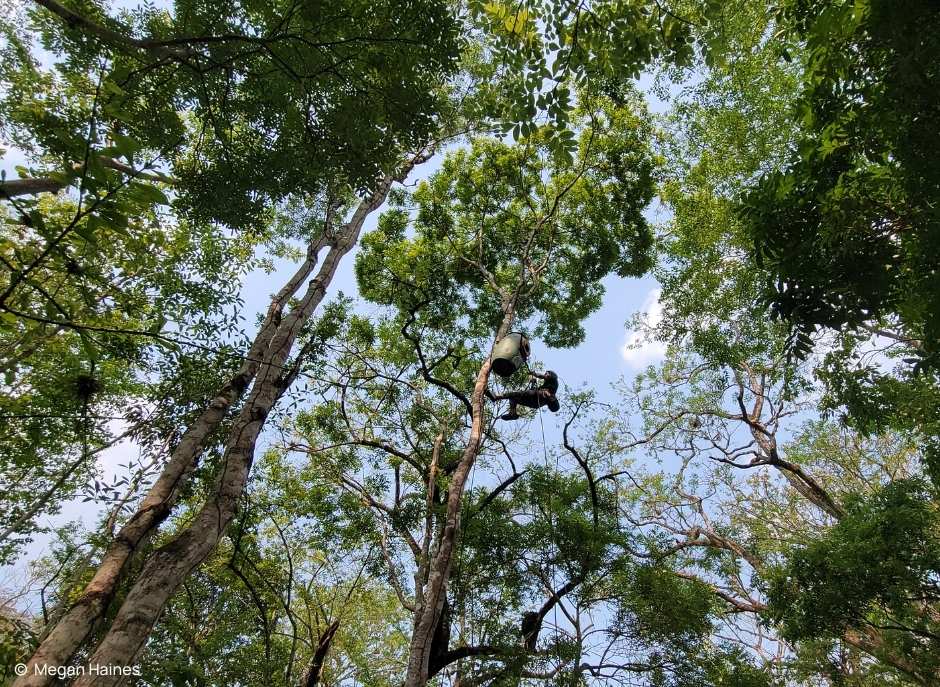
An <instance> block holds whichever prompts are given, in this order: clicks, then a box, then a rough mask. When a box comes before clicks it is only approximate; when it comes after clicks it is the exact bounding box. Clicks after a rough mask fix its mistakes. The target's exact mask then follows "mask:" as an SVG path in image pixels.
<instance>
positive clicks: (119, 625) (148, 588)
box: [74, 155, 430, 687]
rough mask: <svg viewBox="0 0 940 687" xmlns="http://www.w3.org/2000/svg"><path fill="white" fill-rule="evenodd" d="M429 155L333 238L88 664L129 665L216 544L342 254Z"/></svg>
mask: <svg viewBox="0 0 940 687" xmlns="http://www.w3.org/2000/svg"><path fill="white" fill-rule="evenodd" d="M429 157H430V155H421V156H419V157H416V158H415V159H414V160H412V161H411V162H410V163H409V164H408V165H407V166H406V168H405V170H404V172H403V173H402V174H401V175H396V176H395V177H392V176H386V177H385V178H384V179H382V180H381V181H380V182H378V185H377V187H376V189H375V190H374V191H373V192H372V193H371V194H370V195H369V197H368V198H366V199H365V200H363V201H362V202H361V203H360V204H359V206H358V207H357V208H356V211H355V212H354V213H353V216H352V218H351V219H350V221H349V222H348V223H347V224H346V225H345V226H344V227H343V230H342V231H341V232H340V233H339V235H338V237H337V238H336V239H334V240H333V242H332V245H331V246H330V250H329V252H328V253H327V255H326V257H325V258H324V260H323V263H322V265H321V267H320V269H319V271H318V273H317V275H316V277H315V278H314V279H312V280H311V281H310V283H309V284H308V287H307V291H306V293H305V294H304V296H303V298H302V299H301V301H300V302H299V303H298V304H297V305H296V306H295V307H294V308H293V309H292V310H291V311H290V312H289V313H288V314H287V315H286V316H285V317H284V318H283V320H281V321H280V322H279V323H278V324H277V325H276V326H275V328H274V331H273V334H272V335H271V337H270V343H269V345H268V346H267V350H266V351H264V354H263V361H262V363H261V365H260V369H259V372H258V375H257V379H256V381H255V384H254V386H253V387H252V390H251V393H250V395H249V397H248V400H247V401H246V403H245V405H244V406H243V407H242V409H241V411H240V412H239V414H238V417H237V418H236V420H235V423H234V425H233V427H232V430H231V432H230V435H229V442H228V445H227V447H226V451H225V454H224V457H223V467H222V471H221V473H220V475H219V477H218V478H217V482H216V487H215V494H214V495H213V497H212V498H211V499H210V500H209V501H207V502H206V503H205V504H204V505H203V506H202V508H201V509H200V510H199V512H198V513H197V514H196V516H195V517H194V518H193V520H192V522H191V523H190V524H189V525H188V526H186V527H185V528H183V529H182V530H181V531H180V532H179V533H178V534H177V536H176V537H175V538H174V539H173V540H172V541H170V542H169V543H167V544H166V545H164V546H162V547H161V548H159V549H157V550H156V551H154V552H153V553H152V554H151V555H150V556H149V558H148V559H147V561H146V563H145V564H144V567H143V570H142V571H141V573H140V575H139V576H138V579H137V582H136V583H135V584H134V586H133V587H132V588H131V589H130V591H129V592H128V595H127V597H126V599H125V600H124V603H123V604H122V606H121V608H120V610H119V611H118V614H117V616H116V617H115V619H114V622H113V623H112V624H111V628H110V629H109V631H108V633H107V634H106V635H105V637H104V639H103V640H102V641H101V643H100V644H99V646H98V648H97V650H96V651H95V652H94V654H93V655H92V656H91V658H90V660H89V665H109V666H127V665H130V664H131V663H132V662H133V660H134V658H135V657H136V656H137V653H138V652H139V651H140V649H141V648H142V647H143V645H144V643H145V642H146V640H147V638H148V636H149V634H150V631H151V629H152V628H153V625H154V623H155V622H156V620H157V618H158V617H159V615H160V613H161V612H162V610H163V608H164V606H165V605H166V603H167V601H168V600H169V599H170V597H171V596H172V595H173V593H174V592H175V591H176V590H177V589H178V588H179V586H180V585H181V584H182V583H183V581H184V580H185V579H186V577H187V576H188V575H189V574H190V572H192V570H193V569H195V568H196V567H197V566H198V565H199V564H200V563H202V561H203V560H205V558H206V557H207V556H208V555H209V553H210V552H211V551H212V550H213V549H214V548H215V546H216V544H217V543H218V542H219V539H220V538H221V537H222V534H223V533H224V531H225V528H226V527H227V526H228V524H229V523H230V522H231V520H232V518H233V517H234V515H235V511H236V508H237V503H238V498H239V497H240V496H241V493H242V490H243V489H244V487H245V484H246V483H247V481H248V474H249V471H250V469H251V464H252V460H253V458H254V449H255V443H256V441H257V438H258V435H259V434H260V432H261V429H262V428H263V426H264V421H265V418H266V417H267V416H268V414H269V413H270V411H271V409H272V408H273V406H274V405H275V403H276V402H277V400H278V399H279V398H280V397H281V395H282V394H283V393H284V391H285V389H286V387H287V385H289V384H290V382H291V381H292V379H290V378H287V379H285V377H284V372H283V370H284V365H285V363H286V362H287V359H288V356H289V354H290V352H291V349H292V347H293V344H294V342H295V340H296V338H297V335H298V334H299V333H300V331H301V329H302V328H303V326H304V325H305V324H306V323H307V322H308V321H309V319H310V317H311V316H312V314H313V311H314V310H315V309H316V307H317V305H319V303H320V302H321V301H322V299H323V296H324V294H325V292H326V288H327V286H328V285H329V283H330V281H331V280H332V278H333V276H334V274H335V273H336V269H337V267H338V265H339V263H340V261H341V259H342V258H343V256H345V255H346V254H347V253H348V252H349V251H350V250H351V249H352V247H353V246H355V245H356V242H357V241H358V238H359V234H360V231H361V229H362V225H363V223H364V221H365V219H366V217H368V216H369V215H370V214H371V213H372V212H373V211H375V210H376V209H377V208H378V207H379V206H380V205H381V204H382V203H383V202H384V201H385V199H386V197H387V195H388V191H389V189H390V188H391V186H392V183H393V182H394V181H395V180H397V179H398V178H401V177H402V176H404V175H405V174H407V173H408V172H409V171H410V170H411V168H412V167H413V166H414V165H415V164H417V163H418V162H423V161H424V160H426V159H428V158H429ZM122 682H123V679H122V678H121V677H120V676H104V675H98V676H94V675H88V674H86V675H85V676H83V677H80V678H79V679H78V680H77V681H76V682H75V683H74V684H75V685H76V687H87V686H88V685H118V684H121V683H122Z"/></svg>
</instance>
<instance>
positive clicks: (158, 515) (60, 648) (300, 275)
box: [13, 240, 326, 687]
mask: <svg viewBox="0 0 940 687" xmlns="http://www.w3.org/2000/svg"><path fill="white" fill-rule="evenodd" d="M324 245H326V242H325V241H323V240H318V241H315V242H313V243H312V244H311V245H310V246H309V247H308V251H307V257H306V260H305V261H304V263H303V264H302V265H301V266H300V267H299V268H298V269H297V271H296V272H295V274H294V275H293V276H292V277H291V279H290V280H289V281H288V282H287V283H286V284H285V285H284V286H283V287H282V288H281V290H280V291H279V292H278V293H277V294H276V295H275V296H274V297H273V298H272V300H271V304H270V306H269V307H268V312H267V314H266V316H265V319H264V322H263V323H262V325H261V328H260V330H259V331H258V333H257V335H256V336H255V339H254V341H253V342H252V345H251V347H250V348H249V350H248V354H247V356H246V358H245V361H244V362H243V363H242V365H241V367H240V369H239V370H238V373H237V374H235V375H234V376H233V377H232V378H231V379H229V380H228V381H227V382H226V383H225V384H223V385H222V387H221V388H220V389H219V390H218V392H217V393H216V395H215V397H213V399H212V400H211V401H210V402H209V403H208V404H207V405H206V407H205V409H203V411H202V412H201V413H200V414H199V416H198V417H197V418H196V419H195V420H194V421H193V422H192V423H191V424H190V425H189V426H188V427H187V428H186V431H185V432H184V433H183V436H182V438H181V439H180V442H179V444H178V445H177V446H176V448H175V449H174V450H173V452H172V453H171V454H170V459H169V461H168V462H167V464H166V465H165V466H164V468H163V470H162V471H161V473H160V476H159V477H158V478H157V480H156V482H154V484H153V486H152V487H151V488H150V491H149V492H148V493H147V495H146V497H144V499H143V501H141V503H140V505H139V506H138V508H137V510H136V512H135V513H134V514H133V515H132V516H131V517H130V519H129V520H128V521H127V522H126V523H125V524H124V526H123V527H122V528H121V530H120V531H119V532H118V534H117V536H115V537H114V539H113V540H112V542H111V544H110V545H109V546H108V549H107V550H106V551H105V554H104V557H103V558H102V560H101V563H100V564H99V566H98V569H97V570H96V572H95V574H94V576H93V577H92V579H91V581H90V582H89V583H88V584H87V586H86V587H85V590H84V591H83V592H82V594H81V596H79V598H78V599H77V600H76V601H75V602H74V603H73V604H72V606H71V607H70V608H69V610H68V611H67V612H66V613H65V614H64V615H63V616H62V617H61V618H60V619H59V621H58V622H57V623H56V625H55V627H53V628H52V629H51V631H50V632H49V633H48V634H47V635H46V637H45V639H44V640H43V641H42V642H41V643H40V645H39V647H37V649H36V651H35V652H34V653H33V655H32V657H31V658H30V659H29V662H28V663H27V672H26V674H25V675H23V677H20V678H17V680H16V681H15V682H14V683H13V684H14V686H15V687H45V686H47V685H50V684H52V678H53V676H52V675H48V674H41V675H40V674H37V671H36V670H35V667H38V666H43V665H49V666H59V665H64V664H65V663H66V662H68V660H69V659H70V658H71V657H72V656H73V655H74V654H75V652H76V651H77V650H78V649H79V647H81V645H82V644H83V643H84V641H85V640H86V638H87V637H88V635H89V633H90V632H91V630H92V628H93V627H94V625H95V623H96V622H97V621H98V620H99V619H100V618H101V617H102V616H103V615H104V613H105V611H106V609H107V607H108V604H110V602H111V599H112V598H113V597H114V591H115V589H116V588H117V585H118V583H119V582H120V581H121V579H122V576H123V573H124V571H125V569H126V566H127V563H128V561H129V560H130V559H131V557H132V556H133V554H134V553H135V552H136V551H137V550H138V549H139V548H140V547H141V546H142V545H143V544H144V543H145V542H146V541H147V539H148V538H149V536H150V534H151V533H152V532H153V531H154V530H156V528H157V527H158V526H159V525H160V523H162V522H163V521H164V520H165V519H166V518H167V517H168V516H169V514H170V512H171V511H172V508H173V506H174V505H175V503H176V499H177V497H178V495H179V493H180V491H181V489H182V487H183V486H184V485H185V483H186V481H187V479H188V477H189V475H190V474H191V473H192V471H193V470H194V469H195V467H196V465H197V462H198V459H199V457H200V455H201V453H202V449H203V447H204V445H205V442H206V439H207V438H208V436H209V435H210V434H211V433H212V431H213V430H215V429H216V427H218V425H219V423H221V422H222V420H224V419H225V417H226V416H227V415H228V412H229V408H230V407H231V406H232V405H233V404H234V403H235V402H236V401H238V399H240V398H241V397H242V395H243V394H244V393H245V390H246V389H247V388H248V386H249V385H250V384H251V382H252V381H253V380H254V378H255V376H256V374H257V371H258V368H259V365H260V363H261V359H262V356H263V355H264V352H265V350H266V349H267V348H268V347H269V345H270V342H271V339H272V337H273V335H274V333H275V331H276V329H277V327H278V324H279V323H280V322H281V316H282V313H283V310H284V307H285V306H286V304H287V302H288V301H289V299H290V298H291V297H292V296H293V295H294V294H295V293H296V292H297V290H298V289H299V288H300V287H301V286H302V285H303V283H304V281H305V280H306V279H307V277H308V276H309V275H310V274H311V272H312V271H313V269H314V267H315V266H316V263H317V258H318V254H319V252H320V249H321V248H322V247H323V246H324Z"/></svg>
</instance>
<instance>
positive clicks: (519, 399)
mask: <svg viewBox="0 0 940 687" xmlns="http://www.w3.org/2000/svg"><path fill="white" fill-rule="evenodd" d="M530 376H531V378H532V379H533V381H534V380H535V379H541V380H542V385H541V386H539V387H535V386H533V387H530V388H528V389H525V390H523V391H511V392H509V393H508V394H500V395H499V396H494V395H493V394H492V393H491V392H490V391H489V390H487V392H486V395H487V397H488V398H489V399H490V400H491V401H503V400H506V401H509V412H508V413H505V414H503V415H501V416H500V419H501V420H518V419H519V413H517V412H516V408H517V406H525V407H526V408H540V407H541V406H547V407H548V409H549V410H551V411H552V412H553V413H557V412H558V410H559V408H561V404H559V403H558V399H557V398H556V397H555V394H556V393H557V391H558V375H557V374H555V373H554V372H552V371H551V370H546V371H545V372H544V373H542V374H539V373H538V372H532V373H531V374H530Z"/></svg>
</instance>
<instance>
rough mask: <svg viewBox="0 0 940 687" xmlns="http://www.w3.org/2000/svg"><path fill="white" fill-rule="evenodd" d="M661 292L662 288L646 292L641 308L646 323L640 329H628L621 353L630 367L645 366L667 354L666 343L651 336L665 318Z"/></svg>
mask: <svg viewBox="0 0 940 687" xmlns="http://www.w3.org/2000/svg"><path fill="white" fill-rule="evenodd" d="M661 293H662V291H661V290H660V289H653V290H652V291H650V292H649V293H648V294H646V300H644V301H643V305H642V310H641V313H642V317H643V319H644V320H645V325H643V327H642V328H641V329H640V330H635V329H632V330H628V331H627V337H626V340H625V341H624V343H623V346H622V347H621V348H620V355H621V356H623V359H624V362H626V363H627V365H629V366H630V367H633V368H641V367H645V366H647V365H649V364H650V363H654V362H656V361H657V360H661V359H662V358H663V357H664V356H665V355H666V344H664V343H662V342H660V341H655V340H653V339H652V338H651V337H652V331H651V330H652V329H653V328H655V327H656V326H657V325H658V324H659V323H660V321H661V320H662V319H663V306H662V303H660V302H659V296H660V294H661Z"/></svg>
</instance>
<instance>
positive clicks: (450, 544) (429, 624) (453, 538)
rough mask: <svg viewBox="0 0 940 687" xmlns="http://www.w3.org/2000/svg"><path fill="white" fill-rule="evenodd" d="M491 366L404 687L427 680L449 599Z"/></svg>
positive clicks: (504, 328) (484, 368)
mask: <svg viewBox="0 0 940 687" xmlns="http://www.w3.org/2000/svg"><path fill="white" fill-rule="evenodd" d="M504 312H505V315H504V317H503V321H502V323H501V324H500V327H499V330H498V332H497V333H496V341H499V340H500V339H501V338H503V337H504V336H505V335H506V334H508V333H509V328H510V326H511V325H512V319H513V315H514V312H515V298H513V299H511V300H510V302H509V304H508V306H507V307H506V308H505V309H504ZM491 367H492V358H490V357H488V358H487V359H486V361H485V362H484V363H483V365H481V366H480V371H479V372H478V373H477V379H476V383H475V384H474V385H473V394H472V395H471V396H470V405H471V407H472V409H473V415H472V419H471V423H470V436H469V438H468V439H467V444H466V446H465V447H464V450H463V454H462V455H461V457H460V462H459V463H458V464H457V468H456V469H455V470H454V474H453V477H452V478H451V482H450V487H449V489H448V492H447V513H446V515H445V518H444V527H443V529H442V531H441V536H440V541H439V542H438V547H437V553H436V554H435V556H434V559H433V561H432V562H431V566H430V570H429V572H428V580H427V584H426V585H425V590H424V593H423V595H422V594H416V598H420V599H422V601H423V603H421V604H420V605H419V606H418V608H417V610H416V612H415V621H414V630H413V632H412V635H411V646H410V650H409V655H408V667H407V671H406V673H405V686H404V687H424V685H425V684H426V683H427V681H428V673H429V667H430V660H431V654H432V653H433V651H432V649H433V643H434V635H435V631H436V630H437V628H438V624H439V623H440V621H441V613H442V611H443V608H444V603H445V601H446V599H447V581H448V579H450V568H451V562H452V559H453V554H454V548H455V545H456V542H457V535H458V533H459V532H460V506H461V501H462V499H463V492H464V488H465V487H466V482H467V477H468V476H469V475H470V469H471V468H472V467H473V463H474V461H475V460H476V458H477V455H479V453H480V447H481V445H482V443H483V420H484V409H483V394H484V392H485V391H486V385H487V383H488V382H489V376H490V368H491Z"/></svg>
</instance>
